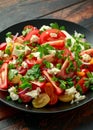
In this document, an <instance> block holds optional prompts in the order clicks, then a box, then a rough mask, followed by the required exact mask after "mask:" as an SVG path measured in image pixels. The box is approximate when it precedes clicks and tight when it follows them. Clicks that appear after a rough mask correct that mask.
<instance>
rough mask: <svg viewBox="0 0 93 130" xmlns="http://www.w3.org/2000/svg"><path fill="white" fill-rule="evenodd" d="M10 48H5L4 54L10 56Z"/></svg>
mask: <svg viewBox="0 0 93 130" xmlns="http://www.w3.org/2000/svg"><path fill="white" fill-rule="evenodd" d="M10 50H11V46H7V47H6V49H5V53H6V54H8V55H10V54H11V51H10Z"/></svg>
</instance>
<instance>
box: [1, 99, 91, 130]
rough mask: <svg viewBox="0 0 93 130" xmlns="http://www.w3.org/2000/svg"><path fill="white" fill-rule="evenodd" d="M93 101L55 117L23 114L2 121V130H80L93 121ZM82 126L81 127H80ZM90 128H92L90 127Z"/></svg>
mask: <svg viewBox="0 0 93 130" xmlns="http://www.w3.org/2000/svg"><path fill="white" fill-rule="evenodd" d="M92 104H93V101H92V102H89V103H88V104H86V105H84V106H82V107H80V108H78V109H75V110H73V111H69V112H65V113H58V114H53V115H50V114H49V115H35V114H30V113H25V112H21V113H19V114H17V115H14V116H12V118H11V117H9V118H8V119H4V120H1V121H0V129H1V130H13V129H15V130H59V129H60V130H68V128H69V130H78V128H81V125H84V124H86V126H87V125H88V124H89V123H92V121H93V105H92ZM79 126H80V127H79ZM89 128H90V127H89Z"/></svg>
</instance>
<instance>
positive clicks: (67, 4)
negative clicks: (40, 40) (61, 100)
mask: <svg viewBox="0 0 93 130" xmlns="http://www.w3.org/2000/svg"><path fill="white" fill-rule="evenodd" d="M35 18H36V19H38V18H39V19H40V18H58V19H64V20H69V21H72V22H75V23H79V24H80V25H82V26H84V27H86V28H88V29H89V30H91V31H93V0H68V1H67V0H0V31H2V30H4V29H5V28H7V27H8V26H11V25H13V24H15V23H18V22H22V21H25V20H31V19H35ZM0 130H93V101H91V102H89V103H88V104H86V105H84V106H82V107H81V108H79V109H76V110H74V111H69V112H66V113H60V114H54V115H50V116H43V115H42V116H39V115H38V116H35V115H34V114H28V113H25V112H22V111H19V110H17V109H14V108H11V107H9V106H7V105H5V104H4V103H1V102H0Z"/></svg>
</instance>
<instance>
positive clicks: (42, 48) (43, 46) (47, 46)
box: [37, 44, 54, 58]
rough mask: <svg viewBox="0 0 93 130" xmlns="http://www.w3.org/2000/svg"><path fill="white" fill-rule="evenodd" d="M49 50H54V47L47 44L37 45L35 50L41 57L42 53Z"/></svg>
mask: <svg viewBox="0 0 93 130" xmlns="http://www.w3.org/2000/svg"><path fill="white" fill-rule="evenodd" d="M49 50H54V48H53V47H52V46H50V45H49V44H45V45H42V46H39V47H38V49H37V51H38V52H40V58H42V57H43V56H44V55H48V54H49Z"/></svg>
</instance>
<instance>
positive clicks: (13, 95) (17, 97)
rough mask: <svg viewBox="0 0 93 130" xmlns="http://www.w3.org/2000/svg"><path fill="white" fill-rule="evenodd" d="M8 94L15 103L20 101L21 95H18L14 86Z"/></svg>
mask: <svg viewBox="0 0 93 130" xmlns="http://www.w3.org/2000/svg"><path fill="white" fill-rule="evenodd" d="M8 92H9V93H10V97H11V99H12V100H13V101H16V100H18V99H19V95H17V94H16V88H15V87H14V86H12V87H11V88H9V89H8Z"/></svg>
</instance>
